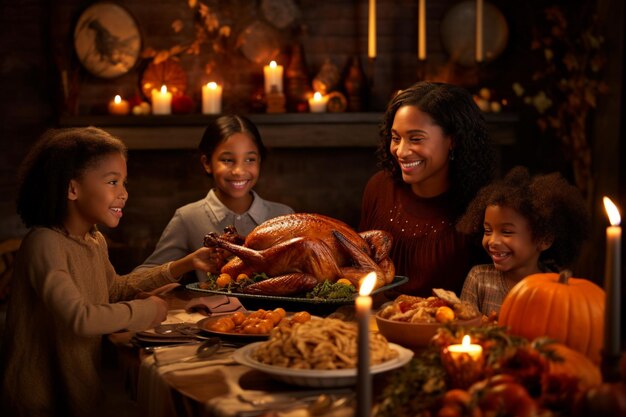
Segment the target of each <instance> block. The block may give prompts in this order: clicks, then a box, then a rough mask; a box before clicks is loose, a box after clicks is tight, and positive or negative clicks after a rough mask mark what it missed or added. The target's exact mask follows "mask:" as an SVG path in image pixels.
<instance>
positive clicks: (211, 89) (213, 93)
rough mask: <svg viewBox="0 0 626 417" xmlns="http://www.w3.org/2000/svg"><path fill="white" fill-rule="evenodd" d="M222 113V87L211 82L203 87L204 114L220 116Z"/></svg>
mask: <svg viewBox="0 0 626 417" xmlns="http://www.w3.org/2000/svg"><path fill="white" fill-rule="evenodd" d="M221 112H222V86H221V85H218V84H217V83H214V82H212V81H211V82H210V83H207V85H203V86H202V113H203V114H220V113H221Z"/></svg>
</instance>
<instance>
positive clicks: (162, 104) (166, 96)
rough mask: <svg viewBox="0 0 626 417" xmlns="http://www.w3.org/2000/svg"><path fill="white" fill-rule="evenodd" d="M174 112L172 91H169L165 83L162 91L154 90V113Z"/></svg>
mask: <svg viewBox="0 0 626 417" xmlns="http://www.w3.org/2000/svg"><path fill="white" fill-rule="evenodd" d="M171 113H172V93H170V92H169V91H167V87H166V86H165V85H163V86H161V91H158V90H152V114H171Z"/></svg>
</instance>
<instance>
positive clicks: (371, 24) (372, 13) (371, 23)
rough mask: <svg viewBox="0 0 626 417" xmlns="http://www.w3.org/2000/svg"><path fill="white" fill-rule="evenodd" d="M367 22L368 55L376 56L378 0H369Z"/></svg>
mask: <svg viewBox="0 0 626 417" xmlns="http://www.w3.org/2000/svg"><path fill="white" fill-rule="evenodd" d="M368 17H369V19H368V22H367V23H368V24H367V34H368V37H367V56H368V58H376V0H369V13H368Z"/></svg>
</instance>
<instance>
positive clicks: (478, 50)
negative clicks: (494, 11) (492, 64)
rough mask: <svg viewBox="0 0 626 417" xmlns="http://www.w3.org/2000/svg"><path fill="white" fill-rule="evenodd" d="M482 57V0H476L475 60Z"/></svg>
mask: <svg viewBox="0 0 626 417" xmlns="http://www.w3.org/2000/svg"><path fill="white" fill-rule="evenodd" d="M483 59H484V53H483V0H476V62H482V61H483Z"/></svg>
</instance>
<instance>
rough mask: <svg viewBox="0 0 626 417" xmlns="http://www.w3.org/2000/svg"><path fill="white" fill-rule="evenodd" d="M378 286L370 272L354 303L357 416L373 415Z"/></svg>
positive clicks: (374, 275) (374, 274) (372, 273)
mask: <svg viewBox="0 0 626 417" xmlns="http://www.w3.org/2000/svg"><path fill="white" fill-rule="evenodd" d="M375 285H376V273H374V272H370V273H369V274H367V275H366V276H365V278H363V281H362V282H361V287H360V288H359V296H358V297H357V298H356V300H355V301H354V308H355V310H356V317H357V322H358V330H359V333H358V339H357V342H358V360H357V366H358V369H357V370H358V372H357V385H356V388H357V391H356V401H357V412H356V415H357V416H363V417H366V416H369V415H370V414H371V413H372V374H371V372H370V311H371V309H372V297H370V294H371V292H372V290H373V289H374V286H375Z"/></svg>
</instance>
